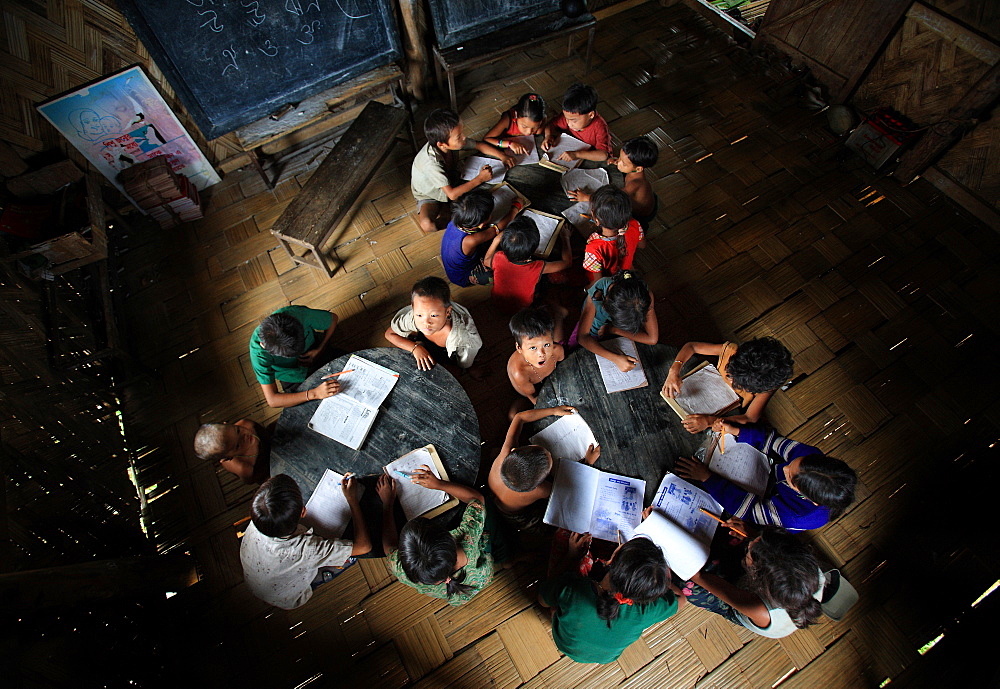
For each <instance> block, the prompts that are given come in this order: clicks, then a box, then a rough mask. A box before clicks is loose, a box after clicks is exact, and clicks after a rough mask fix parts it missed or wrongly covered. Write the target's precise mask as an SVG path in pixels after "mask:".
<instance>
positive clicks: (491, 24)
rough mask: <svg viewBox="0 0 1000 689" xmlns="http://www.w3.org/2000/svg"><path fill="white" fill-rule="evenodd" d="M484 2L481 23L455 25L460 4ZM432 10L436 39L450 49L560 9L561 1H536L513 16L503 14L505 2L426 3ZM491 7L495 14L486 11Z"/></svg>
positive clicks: (436, 0)
mask: <svg viewBox="0 0 1000 689" xmlns="http://www.w3.org/2000/svg"><path fill="white" fill-rule="evenodd" d="M475 2H480V3H483V9H484V11H483V13H482V15H481V20H480V21H478V22H476V23H475V24H465V25H463V26H461V27H456V26H455V25H454V19H455V17H456V14H457V13H456V12H455V10H456V8H457V7H458V6H460V5H465V4H470V3H475ZM427 4H428V6H429V7H430V11H431V20H432V21H431V23H432V24H433V25H434V36H435V37H436V39H437V44H438V46H440V47H441V48H449V47H451V46H453V45H458V44H459V43H463V42H465V41H468V40H471V39H473V38H479V37H481V36H485V35H487V34H490V33H493V32H494V31H498V30H500V29H503V28H506V27H508V26H513V25H514V24H517V23H519V22H523V21H528V20H530V19H537V18H538V17H541V16H544V15H546V14H551V13H552V12H556V11H558V10H559V0H535V2H534V3H533V4H532V5H531V6H530V7H525V8H522V9H521V10H520V11H517V12H513V13H510V14H500V12H503V10H505V9H507V8H506V7H505V6H504V5H505V3H504V1H503V0H427ZM486 5H489V7H490V10H492V12H487V11H485V8H486Z"/></svg>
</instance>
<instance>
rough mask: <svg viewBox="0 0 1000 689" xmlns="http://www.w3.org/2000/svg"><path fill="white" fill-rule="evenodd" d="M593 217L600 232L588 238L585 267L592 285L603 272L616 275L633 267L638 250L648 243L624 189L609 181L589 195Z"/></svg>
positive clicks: (584, 256)
mask: <svg viewBox="0 0 1000 689" xmlns="http://www.w3.org/2000/svg"><path fill="white" fill-rule="evenodd" d="M590 212H591V215H592V217H591V220H592V221H593V222H594V223H595V224H596V225H597V226H598V231H597V232H594V233H592V234H591V235H590V237H588V238H587V246H586V248H585V249H584V252H583V268H584V270H586V271H588V273H589V274H590V284H591V285H593V284H594V283H595V282H597V281H598V280H599V279H600V278H601V276H602V275H614V274H615V273H617V272H618V271H620V270H628V269H630V268H631V267H632V261H633V260H634V259H635V251H636V249H641V248H642V247H643V246H645V242H646V240H645V234H644V233H643V231H642V227H640V225H639V222H638V221H637V220H635V219H634V218H633V217H632V200H631V199H629V197H628V194H626V193H625V192H624V191H622V190H621V189H616V188H615V187H614V186H612V185H610V184H606V185H604V186H603V187H601V188H600V189H598V190H597V191H595V192H594V193H593V194H592V195H591V197H590Z"/></svg>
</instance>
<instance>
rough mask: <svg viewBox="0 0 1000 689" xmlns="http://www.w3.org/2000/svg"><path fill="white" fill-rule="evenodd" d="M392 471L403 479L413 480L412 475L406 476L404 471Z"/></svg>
mask: <svg viewBox="0 0 1000 689" xmlns="http://www.w3.org/2000/svg"><path fill="white" fill-rule="evenodd" d="M394 471H395V472H396V473H397V474H399V475H400V476H402V477H403V478H413V474H408V473H406V472H405V471H400V470H399V469H395V470H394Z"/></svg>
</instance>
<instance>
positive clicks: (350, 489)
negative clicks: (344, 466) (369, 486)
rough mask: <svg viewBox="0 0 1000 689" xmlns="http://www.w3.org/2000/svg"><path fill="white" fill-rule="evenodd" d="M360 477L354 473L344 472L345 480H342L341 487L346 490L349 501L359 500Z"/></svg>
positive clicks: (345, 493)
mask: <svg viewBox="0 0 1000 689" xmlns="http://www.w3.org/2000/svg"><path fill="white" fill-rule="evenodd" d="M360 485H361V484H360V483H358V479H356V478H354V475H353V474H344V480H343V481H341V482H340V489H341V490H342V491H344V497H345V498H347V502H350V503H356V502H357V501H358V486H360Z"/></svg>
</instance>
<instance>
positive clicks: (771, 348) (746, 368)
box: [662, 337, 792, 433]
mask: <svg viewBox="0 0 1000 689" xmlns="http://www.w3.org/2000/svg"><path fill="white" fill-rule="evenodd" d="M695 354H701V355H704V356H717V357H719V363H718V365H717V366H716V368H718V370H719V373H721V374H722V379H723V380H724V381H726V384H727V385H729V387H731V388H732V389H733V390H734V391H735V392H736V394H737V395H739V396H740V401H741V403H740V406H741V407H742V409H743V413H742V414H736V415H734V416H727V417H725V418H726V421H729V422H731V423H754V422H755V421H757V420H759V419H760V417H761V415H762V414H763V412H764V406H765V405H766V404H767V401H768V400H769V399H771V395H773V394H774V391H775V390H777V389H778V388H780V387H781V386H782V385H784V384H785V383H787V382H788V380H789V379H790V378H791V377H792V353H791V352H789V351H788V350H787V349H786V348H785V346H784V345H782V344H781V343H780V342H778V341H777V340H776V339H774V338H773V337H758V338H756V339H753V340H749V341H748V342H744V343H743V344H741V345H737V344H735V343H733V342H724V343H722V344H711V343H708V342H688V343H687V344H685V345H684V346H683V347H681V351H679V352H678V353H677V358H676V359H675V361H674V363H672V364H671V365H670V372H669V373H668V374H667V379H666V380H665V381H663V390H662V392H663V394H664V395H665V396H667V397H677V395H678V394H679V393H680V391H681V386H682V385H683V381H682V378H681V368H682V367H683V366H684V364H685V363H686V362H687V360H688V359H690V358H691V357H692V356H693V355H695ZM720 418H722V417H720V416H712V415H711V414H690V415H689V416H688V417H687V418H685V419H684V420H683V421H682V422H681V423H683V424H684V428H686V429H687V430H688V431H690V432H691V433H700V432H701V431H703V430H705V429H706V428H708V427H709V426H711V425H712V424H714V423H715V422H716V421H718V420H719V419H720Z"/></svg>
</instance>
